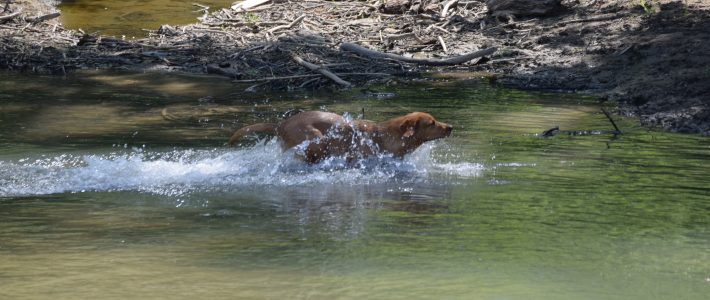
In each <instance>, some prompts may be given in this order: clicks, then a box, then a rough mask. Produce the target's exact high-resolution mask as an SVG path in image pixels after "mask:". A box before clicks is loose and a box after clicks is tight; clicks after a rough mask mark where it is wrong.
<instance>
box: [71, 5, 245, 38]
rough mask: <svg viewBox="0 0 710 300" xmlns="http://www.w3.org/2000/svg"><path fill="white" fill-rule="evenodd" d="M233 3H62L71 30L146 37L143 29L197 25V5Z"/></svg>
mask: <svg viewBox="0 0 710 300" xmlns="http://www.w3.org/2000/svg"><path fill="white" fill-rule="evenodd" d="M234 2H235V1H232V0H200V1H193V0H123V1H115V0H61V3H60V5H59V9H60V10H61V12H62V16H61V18H62V23H63V24H64V25H65V26H66V27H67V28H72V29H79V28H81V29H82V30H84V31H85V32H87V33H93V32H98V33H100V34H103V35H112V36H117V37H121V36H125V37H126V38H134V37H138V38H140V37H143V36H145V34H146V32H145V31H144V30H143V29H150V30H157V29H158V28H159V27H160V25H163V24H170V25H181V24H190V23H195V22H197V18H198V17H201V16H202V15H203V14H204V13H203V12H202V11H200V10H201V9H202V8H201V7H200V6H196V5H194V4H193V3H198V4H201V5H204V6H208V7H209V8H210V9H209V11H215V10H217V9H220V8H224V7H228V6H230V5H231V4H232V3H234Z"/></svg>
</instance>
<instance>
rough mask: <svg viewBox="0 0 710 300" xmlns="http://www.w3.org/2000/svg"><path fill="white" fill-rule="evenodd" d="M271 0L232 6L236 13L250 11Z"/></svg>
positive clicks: (245, 2)
mask: <svg viewBox="0 0 710 300" xmlns="http://www.w3.org/2000/svg"><path fill="white" fill-rule="evenodd" d="M269 1H271V0H246V1H244V2H239V3H237V4H234V5H232V9H233V10H235V11H238V12H240V11H248V10H249V9H251V8H254V7H257V6H259V5H262V4H265V3H267V2H269Z"/></svg>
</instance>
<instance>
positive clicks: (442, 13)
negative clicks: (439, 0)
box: [441, 0, 459, 18]
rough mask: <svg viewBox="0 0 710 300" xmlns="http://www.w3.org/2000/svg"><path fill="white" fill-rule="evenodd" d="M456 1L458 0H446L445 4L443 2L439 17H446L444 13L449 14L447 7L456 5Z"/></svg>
mask: <svg viewBox="0 0 710 300" xmlns="http://www.w3.org/2000/svg"><path fill="white" fill-rule="evenodd" d="M458 3H459V0H449V2H446V4H444V8H442V9H441V18H446V15H447V14H449V9H450V8H451V7H452V6H456V4H458Z"/></svg>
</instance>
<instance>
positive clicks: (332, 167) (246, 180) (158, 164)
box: [0, 141, 484, 197]
mask: <svg viewBox="0 0 710 300" xmlns="http://www.w3.org/2000/svg"><path fill="white" fill-rule="evenodd" d="M440 144H441V143H439V142H435V143H427V144H425V145H423V146H422V147H420V148H419V149H418V150H417V151H415V152H414V153H412V154H411V155H408V156H407V157H405V159H403V160H398V159H394V158H392V157H390V156H380V157H372V158H368V159H364V160H361V161H359V162H358V163H357V164H355V166H349V165H348V164H347V163H346V161H345V159H339V158H331V159H328V160H325V161H323V162H321V163H319V164H316V165H306V164H304V163H302V162H300V161H297V160H294V159H293V153H292V152H285V153H284V152H282V151H281V150H280V148H279V147H278V145H277V143H276V142H275V141H269V142H267V143H264V144H260V145H257V146H253V147H249V148H242V149H211V150H184V149H183V150H170V151H163V152H160V151H155V152H150V151H143V150H141V149H134V150H125V151H123V150H121V151H118V152H113V153H109V154H91V153H89V154H83V155H72V154H61V155H58V156H53V157H47V156H44V157H40V158H25V159H20V160H17V161H0V197H11V196H27V195H42V194H53V193H64V192H86V191H141V192H150V193H157V194H163V195H181V194H184V193H188V192H190V191H193V190H204V189H210V188H215V187H220V186H222V187H225V186H226V187H234V186H259V185H262V186H267V185H271V186H295V185H298V186H307V185H322V184H349V185H363V184H372V183H378V184H380V183H387V182H392V183H415V182H431V181H436V180H442V179H441V176H442V175H444V176H449V177H457V178H460V177H475V176H479V175H480V173H481V172H482V171H483V170H484V167H483V165H481V164H477V163H470V162H462V163H454V162H446V163H440V162H437V161H435V159H433V158H432V156H433V155H432V153H433V152H434V151H435V150H436V148H437V145H440ZM437 178H438V179H437Z"/></svg>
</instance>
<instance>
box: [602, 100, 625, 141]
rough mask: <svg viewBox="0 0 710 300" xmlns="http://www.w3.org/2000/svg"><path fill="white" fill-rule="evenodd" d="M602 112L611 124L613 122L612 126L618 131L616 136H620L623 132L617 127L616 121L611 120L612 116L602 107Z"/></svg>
mask: <svg viewBox="0 0 710 300" xmlns="http://www.w3.org/2000/svg"><path fill="white" fill-rule="evenodd" d="M602 112H603V113H604V115H605V116H606V118H607V119H609V122H611V125H612V126H614V129H615V130H616V133H614V135H617V134H620V133H621V130H619V127H617V126H616V122H614V119H612V118H611V115H609V113H608V112H607V111H606V109H604V108H603V107H602Z"/></svg>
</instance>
